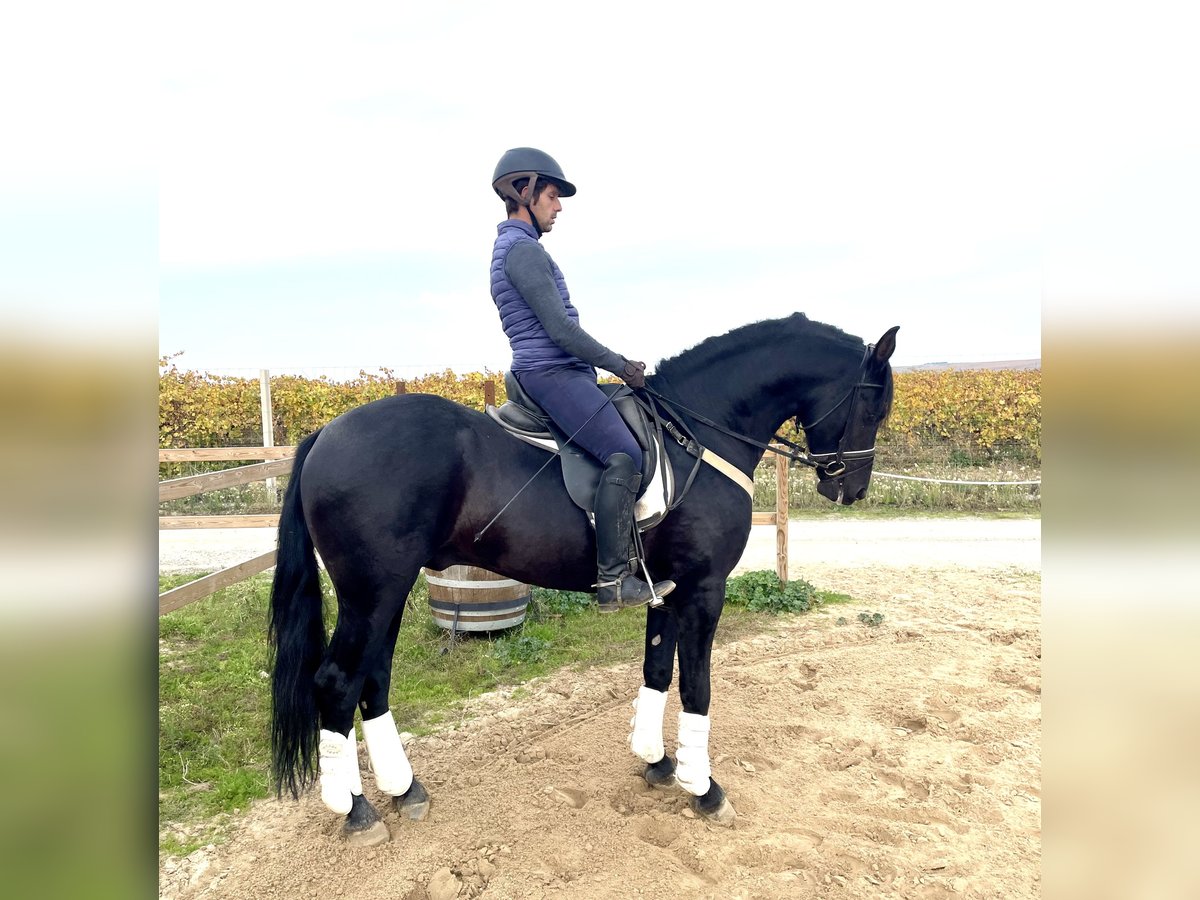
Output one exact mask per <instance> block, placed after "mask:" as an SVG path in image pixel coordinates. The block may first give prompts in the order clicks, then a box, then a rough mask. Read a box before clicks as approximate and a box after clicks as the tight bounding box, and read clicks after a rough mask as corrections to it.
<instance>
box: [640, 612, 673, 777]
mask: <svg viewBox="0 0 1200 900" xmlns="http://www.w3.org/2000/svg"><path fill="white" fill-rule="evenodd" d="M678 633H679V632H678V628H677V623H676V620H675V615H674V614H673V613H671V612H669V611H668V609H667V608H666V607H658V608H656V609H651V610H648V611H647V613H646V651H645V657H644V661H643V663H642V677H643V679H644V680H645V684H644V685H643V686H642V687H641V688H640V689H639V690H638V696H637V699H636V700H634V701H633V708H634V716H633V718H632V719H630V721H629V724H630V726H631V727H632V729H633V730H632V731H631V733H630V735H629V748H630V749H631V750H632V751H633V754H634V756H637V757H638V758H640V759H641V760H642V761H643V762H645V763H646V768H645V770H644V771H643V773H642V775H643V777H644V778H645V779H646V782H647V784H650V785H651V786H653V787H658V788H668V787H675V786H676V785H677V784H678V782H677V781H676V780H675V761H674V760H673V759H671V757H669V756H667V754H666V750H665V749H664V747H663V712H664V711H665V709H666V706H667V690H668V688H670V686H671V673H672V670H673V669H674V668H675V643H676V640H677V638H678Z"/></svg>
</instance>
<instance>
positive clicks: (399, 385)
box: [396, 380, 408, 397]
mask: <svg viewBox="0 0 1200 900" xmlns="http://www.w3.org/2000/svg"><path fill="white" fill-rule="evenodd" d="M407 393H408V388H407V387H406V386H405V384H404V382H403V381H399V380H397V382H396V396H397V397H398V396H400V395H401V394H407Z"/></svg>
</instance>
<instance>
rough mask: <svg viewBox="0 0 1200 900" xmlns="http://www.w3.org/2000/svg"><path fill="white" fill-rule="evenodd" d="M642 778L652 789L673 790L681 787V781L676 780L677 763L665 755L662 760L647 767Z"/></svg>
mask: <svg viewBox="0 0 1200 900" xmlns="http://www.w3.org/2000/svg"><path fill="white" fill-rule="evenodd" d="M642 777H643V778H645V779H646V784H648V785H650V786H651V787H656V788H673V787H678V786H679V781H678V780H677V779H676V778H675V761H674V760H673V759H671V757H669V756H667V755H665V754H664V755H663V758H662V759H660V760H658V761H657V762H652V763H650V764H649V765H647V766H646V770H645V771H644V772H643V773H642Z"/></svg>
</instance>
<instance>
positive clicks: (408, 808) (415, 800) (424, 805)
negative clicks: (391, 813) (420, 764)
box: [392, 778, 429, 822]
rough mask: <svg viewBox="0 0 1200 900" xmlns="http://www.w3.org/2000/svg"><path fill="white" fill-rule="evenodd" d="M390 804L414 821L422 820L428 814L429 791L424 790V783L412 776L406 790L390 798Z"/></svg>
mask: <svg viewBox="0 0 1200 900" xmlns="http://www.w3.org/2000/svg"><path fill="white" fill-rule="evenodd" d="M392 805H394V806H395V807H396V812H398V813H400V815H402V816H405V817H407V818H409V819H412V820H413V821H414V822H422V821H424V820H425V817H426V816H428V815H429V792H428V791H426V790H425V785H423V784H421V782H419V781H417V779H415V778H414V779H413V783H412V786H411V787H409V789H408V790H407V791H405V792H404V793H403V794H401V795H400V796H399V797H393V798H392Z"/></svg>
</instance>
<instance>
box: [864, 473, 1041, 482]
mask: <svg viewBox="0 0 1200 900" xmlns="http://www.w3.org/2000/svg"><path fill="white" fill-rule="evenodd" d="M871 477H872V478H900V479H903V480H904V481H929V482H932V483H934V484H987V485H1007V484H1041V483H1042V481H1041V479H1040V478H1039V479H1038V480H1037V481H956V480H954V479H952V478H918V477H917V476H915V475H893V474H892V473H890V472H873V473H871Z"/></svg>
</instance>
